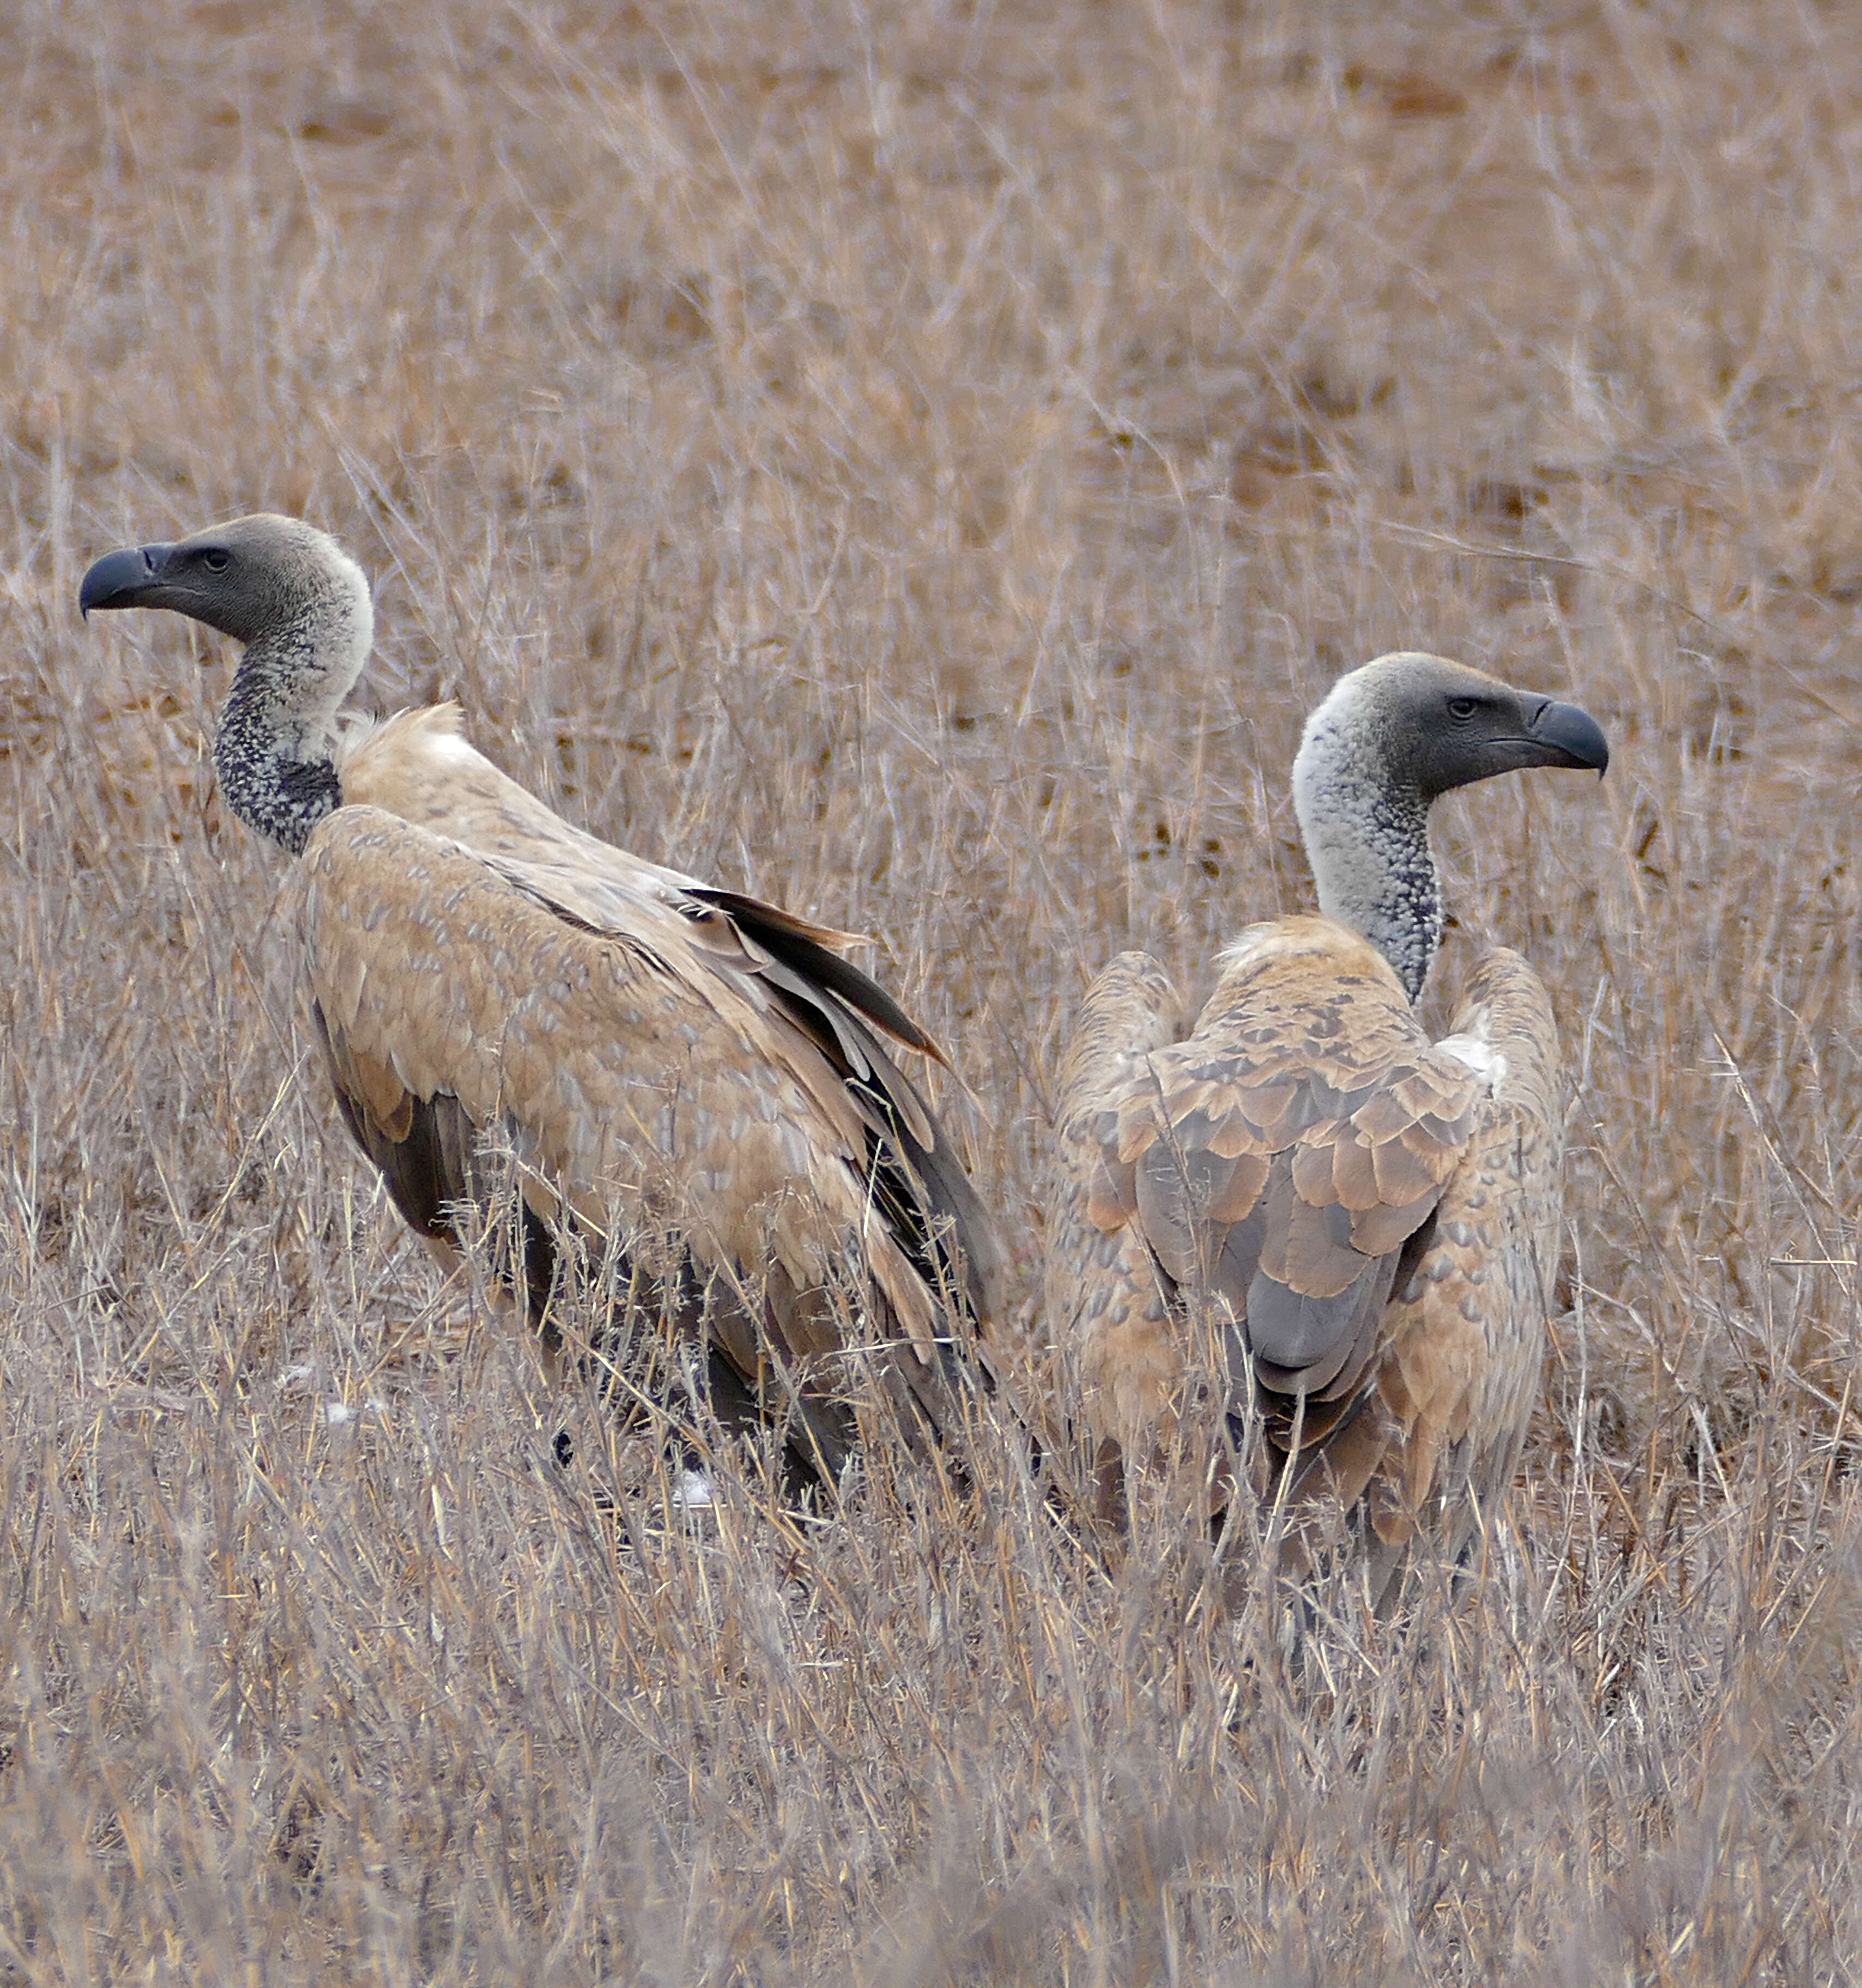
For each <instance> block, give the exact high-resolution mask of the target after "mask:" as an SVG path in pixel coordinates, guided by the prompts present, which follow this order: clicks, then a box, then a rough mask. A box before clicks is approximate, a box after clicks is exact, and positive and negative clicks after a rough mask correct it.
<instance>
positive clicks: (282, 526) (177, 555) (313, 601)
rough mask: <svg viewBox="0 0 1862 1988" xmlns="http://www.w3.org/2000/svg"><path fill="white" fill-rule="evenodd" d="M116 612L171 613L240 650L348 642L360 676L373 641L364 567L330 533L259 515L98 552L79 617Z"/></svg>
mask: <svg viewBox="0 0 1862 1988" xmlns="http://www.w3.org/2000/svg"><path fill="white" fill-rule="evenodd" d="M114 607H166V608H169V609H171V610H172V611H173V612H174V613H175V614H185V615H186V616H188V618H189V619H190V620H195V621H200V622H204V623H205V624H206V626H207V627H209V628H215V629H218V631H219V632H220V633H221V634H222V635H230V636H232V638H233V640H234V641H236V642H243V643H245V644H246V645H247V647H251V646H252V644H255V643H258V644H265V643H267V642H269V641H276V640H278V639H279V637H283V636H284V635H286V634H289V633H293V632H296V631H303V632H304V633H306V634H313V635H314V636H315V637H316V638H317V647H319V648H320V649H321V648H322V647H323V644H325V643H327V642H328V641H331V640H333V639H335V638H337V637H339V636H342V637H347V643H346V644H345V646H346V647H359V648H360V650H361V654H360V655H358V656H357V658H356V666H357V668H358V669H360V668H361V663H362V661H363V660H364V658H366V657H367V654H368V646H369V642H370V641H371V638H372V637H373V634H374V626H373V624H374V613H373V610H372V609H371V607H370V604H369V593H368V581H367V579H366V578H365V577H364V575H363V572H362V569H361V567H360V566H357V563H355V561H354V560H352V559H351V558H350V556H349V555H348V553H346V552H344V549H343V548H342V547H341V546H339V545H338V544H337V542H336V540H335V539H333V538H331V537H330V535H329V533H328V532H320V531H319V530H318V529H317V527H316V526H314V525H306V523H304V522H303V520H302V519H299V518H281V517H278V516H274V515H273V514H272V513H271V512H263V511H261V512H256V513H255V514H254V515H253V516H251V517H249V518H235V519H232V520H231V522H229V523H226V524H224V525H212V526H208V529H206V530H205V531H204V532H194V533H192V534H191V536H189V537H187V538H185V539H178V540H176V541H175V543H174V544H172V545H147V546H126V547H125V548H124V549H123V550H122V551H121V552H115V553H105V554H104V555H103V557H102V558H101V559H100V560H98V561H97V562H96V564H95V565H94V566H92V567H91V569H90V571H89V572H88V573H86V574H85V576H84V581H83V586H82V587H80V589H79V590H78V609H79V611H80V613H81V614H83V615H84V616H86V617H87V618H88V617H89V616H90V614H91V612H92V610H93V609H103V608H114ZM320 660H323V661H334V658H320ZM344 688H345V689H347V685H344Z"/></svg>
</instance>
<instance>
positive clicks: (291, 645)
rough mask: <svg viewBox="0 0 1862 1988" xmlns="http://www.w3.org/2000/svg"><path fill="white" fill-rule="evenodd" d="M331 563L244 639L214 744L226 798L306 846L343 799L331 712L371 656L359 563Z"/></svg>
mask: <svg viewBox="0 0 1862 1988" xmlns="http://www.w3.org/2000/svg"><path fill="white" fill-rule="evenodd" d="M343 564H344V566H345V567H347V569H348V570H347V571H344V570H340V569H338V568H337V567H336V566H334V565H332V566H330V568H329V569H328V570H326V571H324V572H321V573H318V574H317V576H315V580H314V582H313V584H312V585H311V586H310V587H308V588H306V590H305V591H304V592H303V594H302V595H301V596H300V597H298V598H297V599H296V600H293V601H292V602H291V603H289V605H288V607H286V610H285V612H284V614H283V616H282V617H281V618H280V620H279V622H278V624H276V626H275V627H268V628H265V629H263V630H262V631H260V632H259V634H256V635H255V636H254V637H253V638H252V641H249V643H248V644H246V647H245V654H244V656H242V658H240V661H239V668H238V669H237V670H236V671H235V672H234V674H233V681H232V689H231V691H229V692H228V694H227V698H226V708H225V710H224V711H223V712H222V713H221V715H220V731H219V736H218V738H217V739H215V742H214V748H213V764H214V770H215V772H216V773H218V775H219V779H220V792H221V793H222V796H224V797H225V801H226V804H227V806H229V808H231V809H232V811H233V813H235V815H236V816H238V817H239V820H241V821H242V822H244V823H245V825H246V827H248V828H249V829H252V830H254V831H255V832H256V833H258V834H260V835H262V836H264V837H266V839H267V840H269V841H272V842H276V844H279V847H281V848H284V849H288V850H289V851H290V852H291V854H293V856H301V855H302V854H303V849H304V844H306V842H307V841H309V840H310V831H311V830H313V828H315V827H316V826H317V823H319V822H320V821H321V820H323V817H324V816H325V815H327V814H328V813H330V812H331V811H332V810H333V809H336V808H338V807H340V806H342V804H343V789H342V785H341V783H340V781H339V780H338V779H337V769H336V759H335V754H334V748H335V744H336V735H337V711H338V710H339V709H340V707H341V705H342V702H343V700H344V698H346V697H347V695H349V692H350V686H351V685H354V682H355V680H356V678H357V677H358V676H360V675H361V672H362V665H363V664H364V662H366V661H367V659H368V651H369V645H370V644H371V641H373V639H374V610H373V609H372V608H371V606H370V604H369V598H368V583H367V581H366V580H364V578H363V576H362V573H361V568H360V567H358V566H354V564H353V563H351V562H350V561H349V560H344V562H343Z"/></svg>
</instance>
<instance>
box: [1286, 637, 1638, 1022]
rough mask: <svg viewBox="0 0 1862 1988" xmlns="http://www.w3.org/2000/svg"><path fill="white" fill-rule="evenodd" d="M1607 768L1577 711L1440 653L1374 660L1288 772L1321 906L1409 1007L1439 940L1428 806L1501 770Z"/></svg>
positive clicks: (1341, 691)
mask: <svg viewBox="0 0 1862 1988" xmlns="http://www.w3.org/2000/svg"><path fill="white" fill-rule="evenodd" d="M1609 764H1610V745H1609V742H1608V741H1607V740H1606V739H1605V738H1604V736H1603V728H1602V727H1601V726H1600V725H1599V724H1598V723H1597V722H1596V719H1595V718H1593V717H1592V716H1591V715H1590V714H1589V712H1586V711H1582V710H1580V709H1579V708H1578V707H1577V705H1574V704H1560V703H1559V702H1557V701H1556V699H1555V698H1549V697H1545V696H1542V695H1540V694H1539V693H1538V692H1536V691H1518V690H1515V689H1514V688H1512V685H1508V684H1504V683H1501V681H1499V680H1498V678H1495V677H1490V676H1488V675H1486V674H1485V673H1484V672H1482V671H1480V670H1476V669H1470V668H1468V665H1467V664H1464V663H1456V662H1451V661H1449V660H1448V659H1447V658H1446V657H1444V656H1430V655H1424V654H1419V653H1414V652H1410V651H1405V652H1403V653H1400V654H1395V655H1389V656H1380V657H1379V658H1377V660H1376V661H1375V662H1371V663H1366V664H1364V666H1363V668H1361V669H1356V670H1352V671H1350V672H1349V674H1346V675H1345V676H1342V677H1341V678H1339V680H1338V681H1337V682H1336V684H1334V685H1332V688H1331V690H1330V691H1329V693H1328V694H1327V695H1326V696H1325V698H1324V700H1323V701H1322V702H1321V703H1320V705H1319V707H1318V708H1317V709H1316V710H1315V712H1313V713H1312V716H1311V717H1310V718H1308V719H1307V721H1306V726H1305V732H1303V733H1302V735H1301V739H1300V745H1299V752H1298V755H1297V756H1296V757H1295V759H1294V762H1293V805H1294V808H1295V812H1296V813H1298V816H1299V825H1300V833H1301V835H1302V837H1303V838H1304V840H1305V846H1306V854H1307V857H1308V860H1309V861H1310V862H1311V864H1312V873H1313V877H1314V880H1315V881H1316V883H1317V884H1318V885H1319V908H1320V909H1321V910H1322V911H1324V912H1325V915H1327V916H1328V917H1329V918H1336V919H1337V920H1339V922H1340V923H1341V924H1343V925H1349V926H1350V927H1351V928H1352V930H1353V931H1357V932H1359V933H1361V934H1362V935H1363V936H1364V937H1365V938H1368V939H1369V940H1370V941H1371V942H1372V943H1373V945H1376V947H1377V948H1378V949H1379V950H1380V952H1382V953H1383V955H1384V957H1385V958H1386V959H1388V960H1389V961H1390V964H1391V965H1393V967H1395V968H1396V969H1397V972H1398V974H1399V975H1400V976H1401V977H1402V979H1403V983H1404V985H1405V986H1407V988H1408V989H1409V991H1410V998H1411V999H1415V997H1416V996H1417V995H1418V994H1419V993H1420V992H1421V990H1422V984H1423V982H1424V979H1426V978H1427V975H1428V970H1429V965H1430V962H1431V961H1432V960H1433V959H1434V956H1435V950H1436V947H1437V945H1438V943H1439V942H1440V940H1441V884H1440V881H1439V879H1438V877H1437V874H1436V868H1435V860H1434V857H1433V856H1432V855H1431V854H1430V849H1429V810H1430V806H1431V804H1432V803H1434V801H1436V800H1437V799H1438V798H1439V797H1440V796H1442V795H1443V794H1445V793H1448V792H1449V791H1450V790H1451V789H1453V788H1455V787H1465V786H1472V785H1473V784H1474V783H1475V782H1476V781H1478V780H1489V779H1493V778H1494V776H1495V775H1496V774H1498V773H1517V772H1519V771H1521V770H1522V769H1524V768H1526V767H1530V766H1564V767H1569V768H1572V769H1579V770H1583V771H1588V772H1592V773H1603V770H1604V769H1605V768H1606V767H1607V766H1609Z"/></svg>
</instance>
